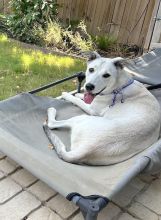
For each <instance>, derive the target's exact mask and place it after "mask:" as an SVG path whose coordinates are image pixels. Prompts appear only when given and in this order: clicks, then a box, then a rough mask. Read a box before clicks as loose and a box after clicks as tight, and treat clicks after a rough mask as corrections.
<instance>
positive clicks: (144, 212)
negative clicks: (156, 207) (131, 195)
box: [128, 202, 158, 220]
mask: <svg viewBox="0 0 161 220" xmlns="http://www.w3.org/2000/svg"><path fill="white" fill-rule="evenodd" d="M128 212H129V213H131V214H132V215H133V216H136V217H137V218H139V219H142V220H158V216H157V215H156V214H155V213H153V212H151V211H150V210H149V209H147V208H145V207H144V206H142V205H141V204H140V203H138V202H134V203H133V204H132V205H131V207H130V208H129V209H128Z"/></svg>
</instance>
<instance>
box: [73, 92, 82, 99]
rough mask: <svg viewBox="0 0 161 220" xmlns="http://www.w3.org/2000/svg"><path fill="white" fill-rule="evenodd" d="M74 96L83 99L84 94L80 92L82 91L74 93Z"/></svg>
mask: <svg viewBox="0 0 161 220" xmlns="http://www.w3.org/2000/svg"><path fill="white" fill-rule="evenodd" d="M75 97H77V98H79V99H82V100H83V99H84V94H82V93H76V94H75Z"/></svg>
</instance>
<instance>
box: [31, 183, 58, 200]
mask: <svg viewBox="0 0 161 220" xmlns="http://www.w3.org/2000/svg"><path fill="white" fill-rule="evenodd" d="M29 191H30V192H31V193H32V194H34V195H35V196H36V197H38V199H40V200H41V201H46V200H48V199H49V198H51V197H53V196H54V195H56V192H55V191H54V190H53V189H51V188H50V187H49V186H48V185H47V184H45V183H44V182H42V181H38V182H36V183H35V184H34V185H32V186H30V188H29Z"/></svg>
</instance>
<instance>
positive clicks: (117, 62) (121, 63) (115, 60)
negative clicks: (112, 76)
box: [112, 57, 125, 69]
mask: <svg viewBox="0 0 161 220" xmlns="http://www.w3.org/2000/svg"><path fill="white" fill-rule="evenodd" d="M112 61H113V63H114V65H115V66H116V68H117V69H123V68H124V63H125V59H123V58H122V57H116V58H113V59H112Z"/></svg>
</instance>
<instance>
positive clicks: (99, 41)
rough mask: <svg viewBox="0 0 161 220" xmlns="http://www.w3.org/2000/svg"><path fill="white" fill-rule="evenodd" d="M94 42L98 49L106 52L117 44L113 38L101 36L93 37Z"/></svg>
mask: <svg viewBox="0 0 161 220" xmlns="http://www.w3.org/2000/svg"><path fill="white" fill-rule="evenodd" d="M94 42H95V43H96V45H97V47H98V48H99V49H101V50H105V51H107V50H108V49H109V48H111V47H113V46H114V45H115V44H116V43H117V40H116V38H114V37H113V36H110V35H106V36H103V35H102V36H96V37H94Z"/></svg>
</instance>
